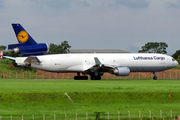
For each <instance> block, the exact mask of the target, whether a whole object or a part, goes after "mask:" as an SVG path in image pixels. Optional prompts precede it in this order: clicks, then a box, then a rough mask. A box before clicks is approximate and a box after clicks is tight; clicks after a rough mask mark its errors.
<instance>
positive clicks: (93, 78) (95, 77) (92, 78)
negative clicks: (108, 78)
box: [91, 76, 101, 80]
mask: <svg viewBox="0 0 180 120" xmlns="http://www.w3.org/2000/svg"><path fill="white" fill-rule="evenodd" d="M91 80H101V76H91Z"/></svg>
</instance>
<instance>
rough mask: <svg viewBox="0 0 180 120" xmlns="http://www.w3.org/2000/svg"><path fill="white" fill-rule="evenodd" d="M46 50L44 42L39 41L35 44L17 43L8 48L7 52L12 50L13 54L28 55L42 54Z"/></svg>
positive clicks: (46, 46)
mask: <svg viewBox="0 0 180 120" xmlns="http://www.w3.org/2000/svg"><path fill="white" fill-rule="evenodd" d="M15 45H16V44H15ZM12 46H13V45H12ZM9 48H12V47H11V46H10V47H9ZM48 50H49V47H48V45H47V44H45V43H39V44H35V45H21V44H19V45H17V47H15V48H13V49H11V50H9V52H12V53H14V54H21V55H24V56H28V55H43V54H44V53H46V52H48Z"/></svg>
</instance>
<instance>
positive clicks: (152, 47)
mask: <svg viewBox="0 0 180 120" xmlns="http://www.w3.org/2000/svg"><path fill="white" fill-rule="evenodd" d="M167 47H168V45H167V44H166V43H165V42H159V43H158V42H148V43H146V44H145V45H144V46H142V50H139V51H138V52H139V53H162V54H166V53H167V51H166V48H167Z"/></svg>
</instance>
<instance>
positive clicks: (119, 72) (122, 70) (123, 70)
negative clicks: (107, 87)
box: [113, 67, 130, 76]
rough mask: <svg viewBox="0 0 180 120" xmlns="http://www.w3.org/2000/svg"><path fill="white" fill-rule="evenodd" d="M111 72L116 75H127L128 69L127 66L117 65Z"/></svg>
mask: <svg viewBox="0 0 180 120" xmlns="http://www.w3.org/2000/svg"><path fill="white" fill-rule="evenodd" d="M113 74H115V75H116V76H128V75H129V74H130V69H129V68H128V67H117V68H114V69H113Z"/></svg>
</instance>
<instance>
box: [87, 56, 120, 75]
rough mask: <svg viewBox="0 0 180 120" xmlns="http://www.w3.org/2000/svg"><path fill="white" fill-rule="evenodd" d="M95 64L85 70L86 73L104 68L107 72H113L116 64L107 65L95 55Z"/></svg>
mask: <svg viewBox="0 0 180 120" xmlns="http://www.w3.org/2000/svg"><path fill="white" fill-rule="evenodd" d="M94 61H95V65H94V66H92V67H91V68H89V69H88V70H85V71H84V73H89V72H95V71H97V70H99V69H102V70H103V71H106V72H111V71H112V70H113V69H114V68H115V67H117V66H114V65H106V64H102V63H101V62H100V61H99V59H98V58H97V57H94Z"/></svg>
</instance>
